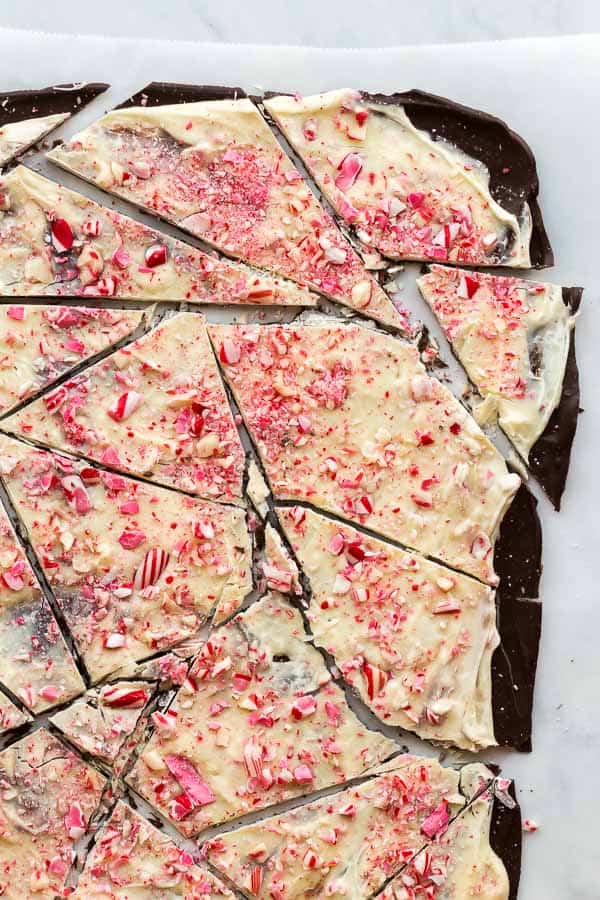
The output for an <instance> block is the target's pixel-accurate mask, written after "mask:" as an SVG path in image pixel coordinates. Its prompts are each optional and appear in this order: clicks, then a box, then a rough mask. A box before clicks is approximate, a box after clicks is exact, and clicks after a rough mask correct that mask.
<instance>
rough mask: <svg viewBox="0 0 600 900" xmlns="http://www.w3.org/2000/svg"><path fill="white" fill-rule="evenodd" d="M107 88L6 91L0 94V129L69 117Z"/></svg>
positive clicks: (95, 84)
mask: <svg viewBox="0 0 600 900" xmlns="http://www.w3.org/2000/svg"><path fill="white" fill-rule="evenodd" d="M109 87H110V85H108V84H104V83H102V82H84V81H82V82H80V83H79V84H78V83H77V82H74V83H73V84H55V85H52V86H51V87H45V88H39V89H38V90H31V91H9V92H8V93H5V94H0V128H2V127H3V126H4V125H7V124H9V123H11V122H21V121H22V120H23V119H33V118H38V117H42V116H55V115H58V114H60V113H68V114H70V115H72V114H73V113H76V112H78V111H79V110H80V109H82V108H83V107H84V106H85V105H86V104H87V103H91V101H92V100H95V99H96V97H99V96H100V94H103V93H104V91H106V90H108V88H109Z"/></svg>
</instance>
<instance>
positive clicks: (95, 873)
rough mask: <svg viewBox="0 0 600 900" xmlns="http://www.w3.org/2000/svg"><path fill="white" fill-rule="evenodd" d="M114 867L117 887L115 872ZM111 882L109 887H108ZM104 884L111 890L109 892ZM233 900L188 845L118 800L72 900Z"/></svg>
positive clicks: (87, 860)
mask: <svg viewBox="0 0 600 900" xmlns="http://www.w3.org/2000/svg"><path fill="white" fill-rule="evenodd" d="M116 869H118V886H117V884H116V883H115V878H114V873H115V870H116ZM108 885H110V888H108V887H107V886H108ZM107 889H108V890H109V891H110V894H107ZM104 896H111V897H115V898H116V897H122V898H123V900H126V898H129V897H131V898H133V897H136V898H139V900H142V898H147V900H162V898H164V900H167V898H173V900H174V898H175V897H179V898H181V900H217V898H225V900H234V895H233V894H232V893H231V891H230V890H228V889H227V888H226V887H225V885H224V884H223V883H222V882H221V881H219V879H218V878H215V876H214V875H212V874H211V873H210V872H209V871H208V869H206V868H205V867H204V866H201V865H198V864H196V863H194V860H193V857H192V856H191V854H190V853H189V852H188V851H187V850H182V849H181V848H180V847H178V846H177V845H176V844H174V843H173V841H171V840H169V838H168V837H167V836H166V835H164V834H161V832H160V831H159V830H158V829H157V828H154V826H153V825H150V823H149V822H147V821H146V819H144V818H142V816H140V815H138V813H136V812H134V811H133V810H132V809H131V807H130V806H128V805H127V804H126V803H123V802H122V801H119V802H118V803H117V805H116V806H115V808H114V810H113V812H112V814H111V816H110V818H109V819H108V821H107V822H106V824H105V825H104V826H103V827H102V829H101V830H100V832H99V833H98V836H97V839H96V843H95V845H94V847H93V848H92V850H91V851H90V853H89V855H88V857H87V859H86V861H85V867H84V870H83V872H82V873H81V875H80V877H79V881H78V883H77V888H76V890H75V892H74V893H73V894H71V897H72V898H73V900H90V898H91V897H104Z"/></svg>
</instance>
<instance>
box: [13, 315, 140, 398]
mask: <svg viewBox="0 0 600 900" xmlns="http://www.w3.org/2000/svg"><path fill="white" fill-rule="evenodd" d="M141 319H142V313H141V312H135V311H134V310H121V309H92V308H90V307H82V306H80V307H77V306H26V305H22V304H14V305H11V306H1V307H0V413H5V412H7V411H8V410H10V409H11V408H12V407H13V406H16V405H17V404H19V403H21V402H23V401H24V400H26V399H27V397H29V396H31V394H34V393H36V392H37V391H39V390H41V389H42V388H45V387H48V385H50V384H52V382H53V381H55V380H56V379H57V378H59V377H60V376H61V375H63V374H64V373H65V372H68V371H69V369H72V368H74V367H75V366H77V365H79V364H80V363H81V362H83V361H84V360H86V359H87V358H88V357H90V356H93V355H94V354H96V353H99V352H100V351H101V350H105V349H106V348H107V347H110V346H111V345H112V344H116V343H117V341H120V340H121V338H124V337H125V336H126V335H128V334H130V333H131V332H132V331H135V329H136V328H137V326H138V325H139V324H140V322H141Z"/></svg>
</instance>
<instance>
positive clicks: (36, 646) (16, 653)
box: [0, 445, 85, 713]
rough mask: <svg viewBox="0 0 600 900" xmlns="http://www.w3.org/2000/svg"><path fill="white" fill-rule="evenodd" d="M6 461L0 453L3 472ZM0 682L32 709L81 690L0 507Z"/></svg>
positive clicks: (78, 677) (37, 710)
mask: <svg viewBox="0 0 600 900" xmlns="http://www.w3.org/2000/svg"><path fill="white" fill-rule="evenodd" d="M2 449H4V445H2ZM6 464H7V460H6V458H5V457H4V454H2V463H1V467H0V468H1V471H2V472H4V471H5V470H6ZM0 681H2V684H4V685H5V686H6V687H7V688H8V690H9V691H11V692H12V693H13V694H14V695H15V696H16V697H18V698H19V700H21V701H22V703H24V704H25V706H26V707H27V708H28V709H29V710H31V712H33V713H41V712H44V710H46V709H49V708H51V707H53V706H56V705H57V704H59V703H65V702H66V701H67V700H70V699H71V698H72V697H76V696H77V695H78V694H81V693H82V691H84V690H85V685H84V683H83V680H82V678H81V675H80V674H79V672H78V671H77V667H76V665H75V662H74V660H73V657H72V656H71V653H70V651H69V649H68V647H67V645H66V644H65V641H64V639H63V637H62V634H61V633H60V629H59V627H58V623H57V621H56V619H55V617H54V613H53V612H52V610H51V608H50V606H49V604H48V601H47V600H46V599H45V597H44V595H43V593H42V589H41V587H40V583H39V581H38V579H37V576H36V575H35V573H34V571H33V569H32V568H31V566H30V564H29V561H28V559H27V557H26V556H25V552H24V550H23V548H22V546H21V544H20V543H19V540H18V538H17V536H16V534H15V532H14V529H13V526H12V523H11V522H10V520H9V518H8V516H7V514H6V512H5V511H4V507H2V506H1V505H0Z"/></svg>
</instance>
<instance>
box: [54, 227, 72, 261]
mask: <svg viewBox="0 0 600 900" xmlns="http://www.w3.org/2000/svg"><path fill="white" fill-rule="evenodd" d="M50 232H51V234H52V243H53V245H54V249H55V250H57V251H58V253H64V252H65V250H70V249H71V247H72V246H73V229H72V228H71V226H70V225H69V223H68V222H67V221H66V219H55V220H54V222H52V224H51V226H50Z"/></svg>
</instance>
